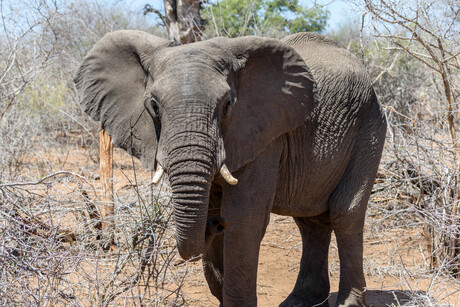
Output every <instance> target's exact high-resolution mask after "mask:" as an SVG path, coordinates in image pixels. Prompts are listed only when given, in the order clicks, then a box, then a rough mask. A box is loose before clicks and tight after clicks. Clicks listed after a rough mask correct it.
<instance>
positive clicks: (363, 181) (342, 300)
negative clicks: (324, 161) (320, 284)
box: [329, 120, 385, 306]
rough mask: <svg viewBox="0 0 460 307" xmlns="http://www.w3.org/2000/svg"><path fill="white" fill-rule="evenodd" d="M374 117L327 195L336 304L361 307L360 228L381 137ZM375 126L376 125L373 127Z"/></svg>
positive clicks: (364, 286) (362, 304)
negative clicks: (336, 264) (336, 268)
mask: <svg viewBox="0 0 460 307" xmlns="http://www.w3.org/2000/svg"><path fill="white" fill-rule="evenodd" d="M376 123H377V124H380V123H379V122H378V121H376V120H374V122H372V123H371V124H370V125H369V126H364V127H363V128H364V129H363V130H361V131H365V132H364V133H362V134H361V135H360V136H359V137H358V138H357V142H356V144H355V146H354V151H353V154H352V157H351V160H350V162H349V164H348V166H347V169H346V171H345V174H344V176H343V177H342V179H341V181H340V183H339V185H338V186H337V188H336V189H335V191H334V193H333V194H332V196H331V197H330V198H329V210H330V219H331V224H332V228H333V230H334V233H335V235H336V238H337V247H338V250H339V258H340V283H339V293H338V296H337V302H336V306H365V305H366V303H365V290H366V282H365V279H364V272H363V227H364V218H365V214H366V208H367V203H368V200H369V196H370V194H371V191H372V186H373V185H374V179H375V176H376V174H377V170H378V165H379V162H380V156H381V152H382V148H383V139H384V137H385V128H384V127H383V126H378V125H377V124H376ZM376 126H377V127H376Z"/></svg>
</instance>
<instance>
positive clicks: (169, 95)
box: [75, 31, 386, 307]
mask: <svg viewBox="0 0 460 307" xmlns="http://www.w3.org/2000/svg"><path fill="white" fill-rule="evenodd" d="M75 83H76V86H77V89H78V90H79V92H80V94H81V103H82V105H83V108H84V110H85V111H86V112H87V113H88V114H89V115H90V116H91V117H92V118H93V119H94V120H97V121H99V122H101V124H102V128H104V129H105V130H106V131H107V132H108V133H109V134H110V135H111V137H112V138H113V143H114V144H115V145H116V146H119V147H121V148H124V149H125V150H126V151H128V152H129V153H130V154H132V155H134V156H136V157H138V158H139V159H140V160H141V161H142V163H143V165H145V167H147V168H149V169H152V170H154V169H156V170H157V172H156V175H155V177H156V178H155V181H157V180H158V179H159V177H160V176H161V174H162V171H163V170H164V171H165V172H166V173H167V174H168V175H169V180H170V183H171V188H172V197H173V203H174V217H175V224H176V229H177V230H176V231H177V233H176V239H177V247H178V250H179V253H180V255H181V257H183V258H184V259H199V257H202V262H203V267H204V273H205V277H206V279H207V282H208V284H209V288H210V290H211V292H212V294H213V295H214V296H216V297H217V298H218V299H219V301H220V302H221V305H222V306H225V307H230V306H238V307H241V306H256V305H257V295H256V281H257V264H258V256H259V249H260V242H261V240H262V238H263V236H264V233H265V230H266V227H267V224H268V222H269V217H270V212H273V213H276V214H280V215H287V216H292V217H294V220H295V222H296V224H297V226H298V228H299V230H300V233H301V235H302V242H303V250H302V258H301V263H300V272H299V275H298V278H297V282H296V284H295V287H294V289H293V291H292V293H291V294H290V295H289V296H288V297H287V298H286V300H285V301H284V302H283V303H282V304H281V306H313V305H314V306H323V305H324V306H328V304H327V300H328V296H329V278H328V247H329V243H330V239H331V231H332V230H334V232H335V235H336V237H337V244H338V250H339V256H340V286H339V293H338V299H337V303H336V305H338V306H364V305H365V296H364V291H365V279H364V274H363V263H362V257H363V224H364V216H365V212H366V207H367V202H368V199H369V195H370V192H371V189H372V185H373V181H374V178H375V176H376V172H377V169H378V164H379V161H380V157H381V153H382V148H383V143H384V138H385V133H386V121H385V117H384V114H383V113H382V111H381V109H380V107H379V104H378V102H377V99H376V95H375V93H374V91H373V89H372V86H371V81H370V79H369V76H368V75H367V74H366V72H365V69H364V68H363V66H362V65H361V63H360V61H359V60H358V59H357V58H355V57H354V56H353V55H351V54H350V53H349V52H347V51H346V50H345V49H343V48H341V47H340V46H339V45H338V44H337V43H335V42H334V41H332V40H330V39H328V38H326V37H324V36H322V35H320V34H315V33H298V34H294V35H291V36H289V37H287V38H285V39H284V40H281V41H280V40H275V39H269V38H260V37H241V38H235V39H229V38H214V39H210V40H207V41H203V42H198V43H193V44H189V45H179V46H176V45H174V43H173V42H171V41H168V40H165V39H162V38H158V37H155V36H153V35H150V34H147V33H144V32H139V31H118V32H113V33H110V34H107V35H106V36H104V37H103V38H102V39H101V40H100V41H99V42H98V43H96V45H95V46H94V47H93V49H92V50H91V51H90V52H89V54H88V55H87V56H86V58H85V59H84V60H83V62H82V64H81V67H80V68H79V70H78V73H77V75H76V77H75ZM224 228H225V231H224Z"/></svg>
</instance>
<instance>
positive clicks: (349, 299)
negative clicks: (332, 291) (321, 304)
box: [335, 289, 367, 307]
mask: <svg viewBox="0 0 460 307" xmlns="http://www.w3.org/2000/svg"><path fill="white" fill-rule="evenodd" d="M335 305H336V306H337V307H345V306H346V307H366V306H367V305H366V294H365V291H359V290H357V289H352V290H351V291H349V293H348V295H347V296H346V295H342V294H341V293H340V291H339V295H338V297H337V302H336V304H335Z"/></svg>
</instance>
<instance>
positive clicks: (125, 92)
mask: <svg viewBox="0 0 460 307" xmlns="http://www.w3.org/2000/svg"><path fill="white" fill-rule="evenodd" d="M172 44H173V42H171V41H168V40H165V39H162V38H159V37H156V36H154V35H151V34H148V33H146V32H142V31H133V30H124V31H116V32H112V33H109V34H107V35H105V36H104V37H103V38H102V39H101V40H100V41H98V42H97V43H96V44H95V45H94V47H93V49H92V50H91V51H90V52H89V53H88V55H87V56H86V57H85V58H84V60H83V62H82V64H81V66H80V68H79V70H78V72H77V74H76V76H75V78H74V82H75V84H76V87H77V90H78V92H79V95H80V96H81V98H80V99H81V104H82V106H83V109H84V110H85V112H86V113H88V115H89V116H91V118H92V119H94V120H96V121H99V122H100V123H101V127H102V129H104V130H106V131H107V133H108V134H109V135H110V136H111V137H112V142H113V144H114V145H115V146H118V147H121V148H123V149H125V150H126V151H127V152H128V153H130V154H131V155H133V156H135V157H137V158H139V159H140V160H141V162H142V164H143V165H144V166H145V167H147V168H149V169H151V170H153V169H154V167H155V154H156V146H157V139H156V132H155V125H154V122H153V119H152V118H151V117H150V115H149V114H148V112H147V110H146V109H145V107H144V99H145V98H144V91H145V87H146V83H147V78H148V67H146V63H147V62H149V59H150V58H151V56H152V55H153V54H154V53H155V52H156V51H157V50H158V49H161V48H164V47H167V46H170V45H172Z"/></svg>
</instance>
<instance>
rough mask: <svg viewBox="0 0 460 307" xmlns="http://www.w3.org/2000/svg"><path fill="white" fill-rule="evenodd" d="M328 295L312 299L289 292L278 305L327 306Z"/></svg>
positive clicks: (283, 306)
mask: <svg viewBox="0 0 460 307" xmlns="http://www.w3.org/2000/svg"><path fill="white" fill-rule="evenodd" d="M328 298H329V297H326V298H323V299H314V298H311V297H309V298H308V299H306V298H303V297H299V296H297V295H295V294H290V295H289V296H288V297H287V298H286V299H285V300H284V301H283V302H282V303H281V304H280V305H279V307H313V306H315V307H316V306H319V307H329V300H328Z"/></svg>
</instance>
